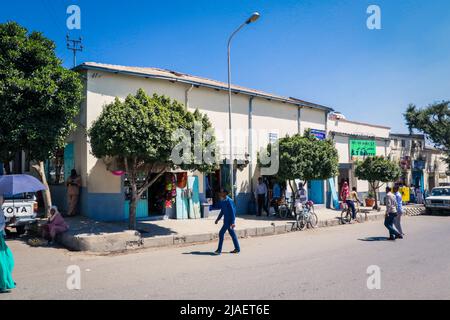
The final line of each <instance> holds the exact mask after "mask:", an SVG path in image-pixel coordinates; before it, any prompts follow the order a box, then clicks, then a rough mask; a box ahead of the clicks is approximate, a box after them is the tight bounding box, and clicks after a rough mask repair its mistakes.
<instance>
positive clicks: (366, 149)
mask: <svg viewBox="0 0 450 320" xmlns="http://www.w3.org/2000/svg"><path fill="white" fill-rule="evenodd" d="M376 154H377V145H376V142H375V140H353V139H352V140H350V157H351V158H352V160H353V159H354V158H359V157H368V156H369V157H371V156H376Z"/></svg>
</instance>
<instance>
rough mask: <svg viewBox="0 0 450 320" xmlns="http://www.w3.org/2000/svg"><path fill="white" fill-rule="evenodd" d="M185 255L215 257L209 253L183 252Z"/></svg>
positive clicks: (212, 253)
mask: <svg viewBox="0 0 450 320" xmlns="http://www.w3.org/2000/svg"><path fill="white" fill-rule="evenodd" d="M183 254H192V255H194V256H215V255H216V254H215V253H214V252H209V251H191V252H183Z"/></svg>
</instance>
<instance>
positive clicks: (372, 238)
mask: <svg viewBox="0 0 450 320" xmlns="http://www.w3.org/2000/svg"><path fill="white" fill-rule="evenodd" d="M358 240H359V241H387V240H388V237H367V238H364V239H358Z"/></svg>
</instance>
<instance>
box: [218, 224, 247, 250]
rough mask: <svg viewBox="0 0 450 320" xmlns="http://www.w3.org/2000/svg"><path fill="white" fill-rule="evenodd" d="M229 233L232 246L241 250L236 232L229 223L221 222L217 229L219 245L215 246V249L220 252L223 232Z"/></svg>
mask: <svg viewBox="0 0 450 320" xmlns="http://www.w3.org/2000/svg"><path fill="white" fill-rule="evenodd" d="M227 231H228V233H229V234H230V236H231V239H232V240H233V244H234V248H235V249H236V250H237V251H241V247H240V246H239V241H238V238H237V236H236V232H234V229H233V228H231V224H223V226H222V228H221V229H220V231H219V247H218V248H217V251H219V252H222V246H223V239H224V237H225V232H227Z"/></svg>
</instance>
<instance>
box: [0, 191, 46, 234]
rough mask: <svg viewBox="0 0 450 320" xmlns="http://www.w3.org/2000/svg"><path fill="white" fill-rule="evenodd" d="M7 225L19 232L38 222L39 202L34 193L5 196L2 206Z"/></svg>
mask: <svg viewBox="0 0 450 320" xmlns="http://www.w3.org/2000/svg"><path fill="white" fill-rule="evenodd" d="M2 209H3V214H4V215H5V220H6V227H8V228H15V229H16V231H17V233H18V234H23V233H24V232H25V227H26V226H28V225H30V224H33V223H35V222H36V219H37V218H36V217H37V210H38V203H37V201H36V197H35V195H34V194H30V193H23V194H20V195H17V196H14V197H7V196H5V202H4V203H3V206H2Z"/></svg>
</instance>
